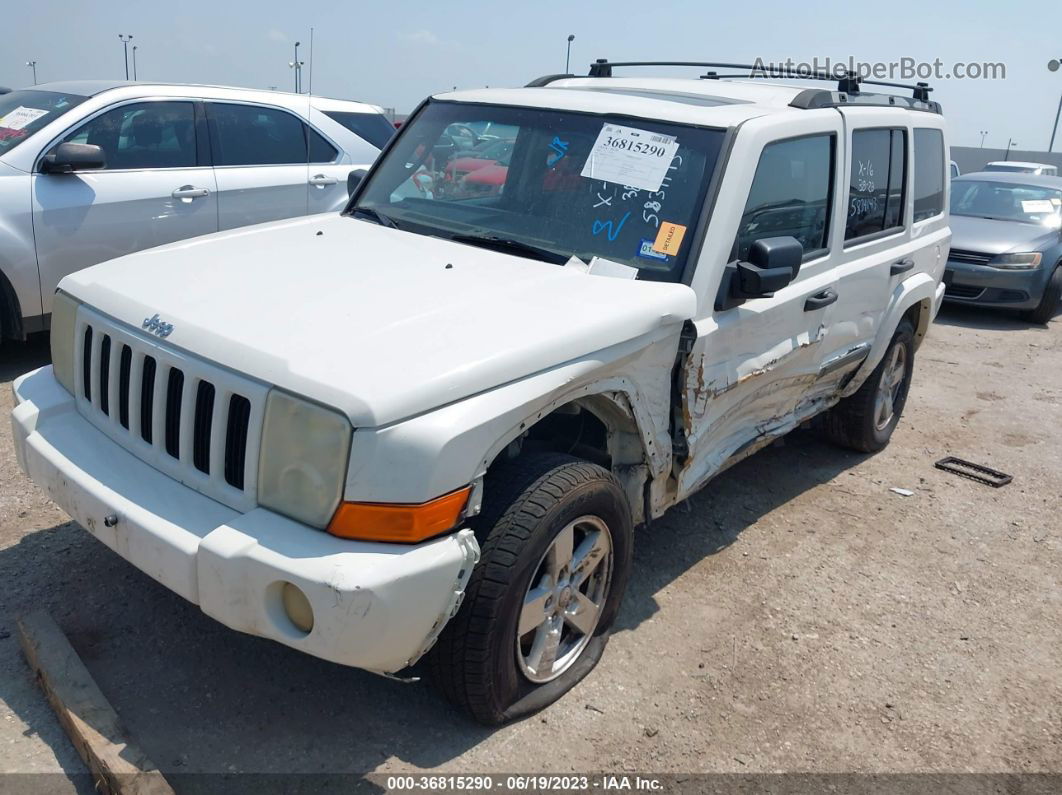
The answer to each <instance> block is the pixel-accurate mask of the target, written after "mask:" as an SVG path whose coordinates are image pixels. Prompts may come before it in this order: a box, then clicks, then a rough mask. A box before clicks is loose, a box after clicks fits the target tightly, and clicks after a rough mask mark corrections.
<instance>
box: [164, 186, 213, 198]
mask: <svg viewBox="0 0 1062 795" xmlns="http://www.w3.org/2000/svg"><path fill="white" fill-rule="evenodd" d="M170 195H171V196H172V197H173V198H175V199H182V200H184V201H191V200H192V199H202V198H204V197H206V196H209V195H210V191H208V190H207V189H206V188H197V187H196V186H195V185H181V187H179V188H177V189H176V190H174V192H173V193H171V194H170Z"/></svg>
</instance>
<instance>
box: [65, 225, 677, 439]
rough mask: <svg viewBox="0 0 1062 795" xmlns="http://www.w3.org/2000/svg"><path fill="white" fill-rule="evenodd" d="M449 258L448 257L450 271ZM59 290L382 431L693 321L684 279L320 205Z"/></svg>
mask: <svg viewBox="0 0 1062 795" xmlns="http://www.w3.org/2000/svg"><path fill="white" fill-rule="evenodd" d="M448 266H450V267H448ZM59 286H60V289H62V290H64V291H66V292H68V293H70V294H71V295H73V296H74V297H75V298H77V299H79V300H81V301H84V302H85V303H86V304H88V305H89V306H92V307H94V308H96V309H97V310H100V311H102V312H104V313H106V314H108V315H110V316H112V317H114V318H116V319H117V320H120V321H124V322H126V323H128V324H130V325H132V326H135V327H136V328H140V327H141V326H142V324H143V321H144V320H145V318H149V317H151V316H153V315H155V314H158V315H159V317H160V319H161V320H162V321H163V322H166V323H172V324H173V331H172V333H171V334H170V335H169V336H168V337H166V340H165V342H166V344H169V345H173V346H176V347H178V348H181V349H183V350H185V351H188V352H190V353H193V354H195V355H197V356H200V357H203V358H205V359H209V360H211V361H213V362H216V363H218V364H221V365H224V366H227V367H229V368H231V369H233V370H235V371H237V372H240V373H245V374H247V375H250V376H252V377H253V378H257V379H259V380H261V381H264V382H266V383H270V384H276V385H277V386H279V387H281V388H284V389H287V390H289V391H291V392H294V393H296V394H300V395H304V396H306V397H310V398H313V399H315V400H318V401H320V402H322V403H325V404H327V405H331V406H334V407H336V408H338V409H340V410H342V411H344V412H346V413H347V414H348V416H349V417H350V419H351V421H352V422H353V423H354V424H355V426H363V427H375V426H379V425H384V424H388V423H391V422H394V421H396V420H400V419H404V418H406V417H409V416H412V415H414V414H417V413H420V412H423V411H426V410H429V409H432V408H436V407H438V406H441V405H444V404H446V403H450V402H452V401H455V400H459V399H461V398H464V397H467V396H469V395H472V394H475V393H477V392H481V391H483V390H487V389H491V388H492V387H496V386H499V385H500V384H503V383H506V382H509V381H513V380H516V379H519V378H522V377H524V376H527V375H530V374H531V373H534V372H537V371H540V370H543V369H546V368H549V367H552V366H555V365H557V364H560V363H562V362H565V361H569V360H572V359H575V358H579V357H583V356H586V355H588V354H592V353H594V352H596V351H600V350H603V349H605V348H608V347H609V346H612V345H616V344H618V343H621V342H625V341H627V340H631V339H634V338H636V337H640V336H642V335H646V334H651V333H653V332H657V333H659V332H660V329H661V327H662V326H665V325H672V324H678V323H681V322H682V321H683V320H685V319H687V318H689V317H691V316H692V315H693V313H694V311H695V308H696V297H695V295H694V293H693V291H692V290H690V288H688V287H686V286H684V285H677V284H659V283H653V282H642V281H631V280H625V279H613V278H607V277H602V276H589V275H586V274H583V273H577V272H573V271H572V270H570V269H566V268H564V267H561V266H557V265H552V264H549V263H545V262H538V261H535V260H530V259H526V258H523V257H516V256H510V255H507V254H500V253H497V252H493V251H487V250H484V249H479V248H474V247H471V246H467V245H461V244H457V243H452V242H450V241H446V240H441V239H438V238H432V237H426V236H422V235H415V234H411V233H406V232H400V231H397V230H394V229H387V228H384V227H381V226H377V225H375V224H373V223H370V222H366V221H363V220H358V219H352V218H347V217H342V216H338V215H321V216H314V217H310V218H300V219H296V220H292V221H282V222H278V223H272V224H268V225H263V226H258V227H248V228H244V229H239V230H234V231H231V232H224V233H221V234H217V235H210V236H208V237H203V238H198V239H196V240H191V241H185V242H182V243H175V244H172V245H168V246H163V247H160V248H156V249H151V250H148V251H143V252H140V253H138V254H132V255H130V256H127V257H121V258H119V259H116V260H112V261H110V262H106V263H103V264H101V265H97V266H95V267H91V268H88V269H86V270H83V271H80V272H78V273H75V274H73V275H71V276H68V277H67V278H65V279H64V280H63V282H62V283H61V284H60V285H59Z"/></svg>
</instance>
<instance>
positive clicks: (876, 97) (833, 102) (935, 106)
mask: <svg viewBox="0 0 1062 795" xmlns="http://www.w3.org/2000/svg"><path fill="white" fill-rule="evenodd" d="M628 66H678V67H687V68H688V67H697V68H701V67H708V68H710V69H737V70H740V71H741V72H747V74H741V73H739V74H719V73H718V72H715V71H708V72H706V73H705V74H703V75H701V79H702V80H726V79H733V78H740V79H746V80H747V79H750V78H752V79H755V78H764V79H767V80H783V79H791V80H828V81H837V89H836V91H826V90H822V89H808V90H807V91H802V92H801V93H800V94H798V95H797V96H796V98H794V99H793V101H792V102H791V103H790V104H791V105H792V106H793V107H798V108H826V107H836V106H838V105H886V106H888V105H893V106H895V105H902V106H904V107H907V108H909V109H911V110H926V111H930V112H932V113H940V103H938V102H932V101H930V99H929V92H930V91H932V90H933V89H932V88H931V87H930V85H929V84H928V83H916V84H914V85H911V84H909V83H892V82H888V81H884V80H863V79H861V78H860V77H859V75H858V73H856V72H852V71H849V70H847V69H846V70H844V71H843V72H839V73H838V72H836V71H824V70H821V69H797V68H793V69H790V68H785V67H775V66H765V65H764V64H762V63H761V64H759V65H756V64H739V63H720V62H715V61H609V60H608V59H607V58H598V59H597V60H596V61H595V62H594V63H592V64H590V72H589V77H612V70H613V69H614V68H616V67H628ZM574 76H575V75H547V76H545V77H540V78H538V79H537V80H533V81H532V82H531V83H529V84H528V86H529V87H541V86H546V85H549V84H550V83H552V82H554V81H555V80H563V79H565V78H571V77H574ZM863 85H868V86H886V87H888V88H900V89H905V90H907V91H910V92H911V96H910V97H899V96H895V95H892V94H873V93H865V92H863V91H862V90H861V86H863Z"/></svg>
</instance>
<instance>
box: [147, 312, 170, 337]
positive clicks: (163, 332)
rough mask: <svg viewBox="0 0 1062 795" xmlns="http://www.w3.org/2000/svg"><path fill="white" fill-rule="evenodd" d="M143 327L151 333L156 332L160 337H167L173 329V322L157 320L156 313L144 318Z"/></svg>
mask: <svg viewBox="0 0 1062 795" xmlns="http://www.w3.org/2000/svg"><path fill="white" fill-rule="evenodd" d="M144 328H146V329H147V330H148V331H150V332H151V333H153V334H158V335H159V336H160V337H168V336H170V332H171V331H173V324H172V323H164V322H163V321H161V320H159V316H158V314H157V313H156V314H154V315H152V316H151V317H146V318H144Z"/></svg>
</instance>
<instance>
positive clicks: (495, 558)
mask: <svg viewBox="0 0 1062 795" xmlns="http://www.w3.org/2000/svg"><path fill="white" fill-rule="evenodd" d="M485 485H486V489H485V492H484V498H485V499H484V508H483V513H482V514H481V515H480V517H479V520H480V521H479V523H478V528H479V530H478V532H477V536H479V540H480V545H481V551H482V558H481V560H480V562H479V564H478V565H477V566H476V568H475V570H474V571H473V572H472V577H471V579H470V581H469V584H468V589H467V591H466V593H465V599H464V602H463V603H462V605H461V608H460V610H459V611H458V613H457V615H456V616H454V618H453V619H452V620H451V621H450V623H449V624H447V625H446V627H445V628H444V629H443V632H442V634H441V636H440V638H439V642H438V643H436V645H435V647H434V648H433V649H432V650H431V652H430V654H429V665H430V667H431V672H432V678H433V679H434V680H435V683H436V685H437V686H438V687H439V689H440V690H441V691H442V692H443V694H444V695H445V696H446V697H447V698H448V699H449V700H450V701H451V702H453V703H454V704H456V705H458V706H460V707H462V708H464V709H465V710H467V711H468V712H469V714H471V715H472V717H473V718H475V719H476V720H477V721H479V722H480V723H484V724H487V725H496V724H499V723H503V722H505V721H508V720H512V719H514V718H518V717H522V716H525V715H528V714H530V713H532V712H535V711H537V710H539V709H541V708H543V707H545V706H547V705H548V704H551V703H552V702H554V701H556V700H557V699H558V698H560V697H561V696H562V695H564V693H566V692H567V691H568V690H570V689H571V688H572V687H574V686H575V685H576V684H577V683H578V682H579V681H581V680H582V679H583V677H585V676H586V675H587V674H588V673H590V671H591V670H593V668H594V666H595V665H596V664H597V661H598V660H599V659H600V658H601V654H602V652H603V651H604V648H605V644H606V643H607V642H608V634H609V629H610V628H611V626H612V622H613V621H614V620H615V617H616V613H617V611H618V609H619V605H620V601H621V600H622V598H623V593H624V591H625V590H626V587H627V581H628V579H629V578H630V571H631V551H632V542H633V526H632V522H631V514H630V508H629V506H628V504H627V500H626V497H625V496H624V493H623V490H622V489H621V488H620V485H619V483H618V482H617V481H616V479H615V478H614V477H613V476H612V473H610V472H609V471H608V470H606V469H603V468H602V467H599V466H597V465H596V464H590V463H587V462H585V461H581V460H579V459H575V458H572V457H571V456H566V455H558V454H553V453H549V454H539V455H528V456H524V457H522V458H518V459H516V460H515V461H513V462H512V463H509V464H504V465H501V466H500V467H499V468H498V469H497V471H495V472H491V473H490V474H489V475H488V476H487V482H486V484H485Z"/></svg>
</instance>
